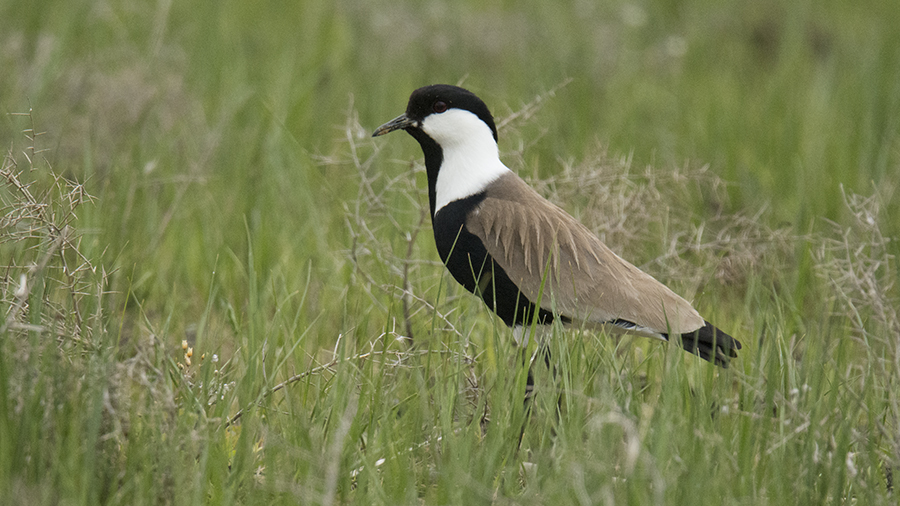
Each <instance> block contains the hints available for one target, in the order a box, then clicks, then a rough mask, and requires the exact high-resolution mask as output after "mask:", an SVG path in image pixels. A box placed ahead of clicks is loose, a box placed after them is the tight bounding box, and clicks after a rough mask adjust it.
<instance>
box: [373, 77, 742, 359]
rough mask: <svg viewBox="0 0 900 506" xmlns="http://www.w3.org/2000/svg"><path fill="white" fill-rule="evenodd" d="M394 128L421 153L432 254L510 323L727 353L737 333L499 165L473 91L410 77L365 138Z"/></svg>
mask: <svg viewBox="0 0 900 506" xmlns="http://www.w3.org/2000/svg"><path fill="white" fill-rule="evenodd" d="M401 129H402V130H406V131H407V132H408V133H409V134H410V135H412V136H413V138H415V139H416V140H417V141H419V144H420V145H421V147H422V151H423V152H424V154H425V169H426V172H427V174H428V200H429V203H430V205H431V220H432V226H433V228H434V239H435V242H436V243H437V250H438V253H439V254H440V257H441V259H442V260H443V261H444V264H445V265H446V266H447V269H448V270H449V271H450V273H451V274H452V275H453V277H454V278H455V279H456V281H458V282H459V283H460V284H461V285H463V286H464V287H466V289H467V290H469V291H470V292H472V293H474V294H476V295H479V296H480V297H481V298H482V299H483V300H484V302H485V304H487V305H488V307H490V308H491V309H493V310H494V311H495V312H496V313H497V315H498V316H499V317H500V318H501V319H502V320H503V322H504V323H506V324H507V325H508V326H510V327H526V328H527V327H528V325H530V324H531V323H532V322H534V321H535V319H536V321H537V323H540V324H549V323H551V322H552V321H553V320H554V319H556V318H559V319H560V320H561V321H562V322H563V323H568V324H573V325H584V326H587V327H595V326H596V327H606V328H609V329H610V330H613V331H617V332H624V333H631V334H638V335H642V336H647V337H653V338H657V339H663V340H666V341H668V340H669V338H670V336H679V337H680V339H681V343H682V345H683V346H684V349H685V350H687V351H689V352H691V353H698V354H699V355H700V356H701V357H702V358H704V359H706V360H708V361H710V362H714V363H715V364H717V365H720V366H723V367H727V366H728V361H729V359H730V358H731V357H736V356H737V353H736V350H739V349H740V348H741V343H739V342H738V341H737V340H735V339H734V338H732V337H731V336H729V335H728V334H726V333H724V332H722V331H721V330H719V329H717V328H716V327H714V326H713V325H712V324H710V323H709V322H708V321H706V320H704V319H703V317H701V316H700V314H699V313H697V310H695V309H694V308H693V307H692V306H691V304H690V303H689V302H688V301H686V300H684V299H683V298H681V297H680V296H678V295H677V294H676V293H675V292H673V291H672V290H670V289H669V288H667V287H666V286H665V285H663V284H662V283H660V282H659V281H657V280H656V279H654V278H653V277H651V276H650V275H649V274H646V273H644V272H643V271H641V270H640V269H638V268H637V267H635V266H634V265H632V264H630V263H628V262H627V261H625V260H623V259H622V258H620V257H619V256H618V255H616V254H615V253H613V252H612V250H610V249H609V248H608V247H607V246H606V245H605V244H603V243H602V242H601V241H600V239H598V238H597V236H596V235H594V234H593V233H591V231H590V230H588V229H587V227H585V226H584V225H582V224H581V223H579V222H578V221H576V220H575V218H573V217H572V216H570V215H569V214H568V213H566V212H565V211H563V210H562V209H561V208H559V207H558V206H556V205H554V204H552V203H550V202H549V201H548V200H546V199H544V198H543V197H541V196H540V195H539V194H538V193H537V192H536V191H534V190H533V189H532V188H531V187H530V186H528V185H527V184H526V183H525V182H524V181H523V180H522V179H520V178H519V177H518V176H517V175H516V174H514V173H513V172H512V171H510V170H509V169H508V168H507V167H506V166H505V165H503V162H501V161H500V156H499V151H498V148H497V127H496V126H495V125H494V118H493V117H492V116H491V113H490V111H489V110H488V108H487V106H486V105H485V104H484V102H482V101H481V99H479V98H478V97H476V96H475V95H474V94H473V93H471V92H469V91H468V90H465V89H463V88H459V87H457V86H450V85H441V84H439V85H433V86H426V87H424V88H419V89H418V90H416V91H414V92H413V94H412V96H410V98H409V105H407V107H406V113H404V114H401V115H400V116H398V117H397V118H395V119H393V120H391V121H389V122H387V123H385V124H384V125H381V126H380V127H378V129H377V130H375V132H374V133H373V137H374V136H379V135H384V134H386V133H388V132H392V131H394V130H401ZM535 312H537V313H535Z"/></svg>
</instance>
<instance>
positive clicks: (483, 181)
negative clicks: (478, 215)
mask: <svg viewBox="0 0 900 506" xmlns="http://www.w3.org/2000/svg"><path fill="white" fill-rule="evenodd" d="M422 130H423V131H424V132H425V133H426V134H428V136H429V137H431V138H432V139H434V140H435V141H436V142H437V143H438V144H439V145H440V146H441V151H442V153H443V160H442V163H441V168H440V171H439V172H438V176H437V183H436V188H435V205H434V209H435V213H437V212H439V211H440V210H441V208H443V207H444V206H446V205H447V204H449V203H451V202H453V201H455V200H459V199H462V198H466V197H469V196H471V195H475V194H476V193H479V192H481V191H483V190H484V189H485V188H486V187H487V186H488V185H489V184H491V183H492V182H493V181H495V180H496V179H497V178H499V177H500V176H502V175H503V174H506V173H507V172H509V169H508V168H507V167H506V166H505V165H503V162H501V161H500V152H499V150H498V149H497V142H496V141H495V140H494V134H493V132H492V131H491V129H490V127H488V126H487V124H485V122H484V121H481V119H480V118H479V117H478V116H476V115H474V114H472V113H471V112H469V111H465V110H462V109H450V110H448V111H446V112H444V113H442V114H432V115H430V116H428V117H427V118H426V119H425V121H423V122H422Z"/></svg>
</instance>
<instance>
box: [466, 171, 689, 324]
mask: <svg viewBox="0 0 900 506" xmlns="http://www.w3.org/2000/svg"><path fill="white" fill-rule="evenodd" d="M466 227H467V228H468V230H469V231H470V232H472V233H473V234H475V235H476V236H478V237H479V238H480V239H481V240H482V242H483V243H484V245H485V248H486V249H487V251H488V253H489V254H490V255H491V256H492V257H493V258H494V260H495V261H496V262H497V263H498V264H499V265H500V266H501V267H502V268H503V269H504V270H505V271H506V273H507V274H508V275H509V277H510V279H512V281H513V282H514V283H516V285H517V286H518V287H519V290H521V291H522V293H523V294H524V295H525V296H526V297H528V298H529V299H530V300H532V301H537V300H538V299H540V300H541V307H542V308H544V309H547V310H551V311H557V312H559V313H560V314H563V315H565V316H568V317H569V318H572V319H573V320H576V321H585V322H590V323H604V322H609V321H613V320H617V319H618V320H626V321H629V322H633V323H634V324H635V325H637V326H639V327H643V328H646V329H648V330H651V331H653V332H657V333H660V334H665V333H673V334H674V333H678V334H683V333H686V332H693V331H695V330H697V329H699V328H701V327H703V326H704V324H705V321H704V320H703V318H701V317H700V315H699V314H698V313H697V311H696V310H695V309H694V308H693V307H692V306H691V304H690V303H689V302H687V301H686V300H684V299H683V298H682V297H680V296H678V295H677V294H676V293H675V292H673V291H672V290H670V289H669V288H667V287H666V286H665V285H663V284H662V283H660V282H659V281H657V280H656V279H654V278H653V277H652V276H650V275H649V274H646V273H644V272H643V271H641V270H640V269H638V268H637V267H635V266H634V265H632V264H630V263H628V262H627V261H625V260H623V259H622V258H621V257H619V256H618V255H616V254H615V253H614V252H613V251H612V250H610V249H609V248H608V247H607V246H606V245H605V244H603V242H601V241H600V239H598V238H597V236H595V235H594V234H593V233H592V232H591V231H590V230H588V229H587V228H586V227H585V226H584V225H582V224H581V223H579V222H578V221H577V220H575V218H573V217H572V216H570V215H569V214H568V213H566V212H565V211H563V210H562V209H561V208H559V207H558V206H556V205H554V204H552V203H550V202H549V201H547V200H546V199H544V198H543V197H541V196H540V195H539V194H538V193H537V192H535V191H534V190H533V189H532V188H531V187H530V186H528V185H527V184H526V183H525V182H524V181H522V180H521V179H520V178H519V177H518V176H516V175H515V174H512V173H510V174H507V175H504V176H502V177H501V178H499V179H497V180H496V181H495V182H494V183H492V185H491V186H490V187H489V188H488V190H487V191H486V197H485V199H484V200H483V201H482V202H481V203H480V204H479V206H478V208H477V211H476V212H473V213H470V215H469V217H468V219H467V221H466ZM548 260H549V262H548ZM548 267H549V272H545V270H546V269H547V268H548ZM544 277H546V283H545V292H544V293H543V295H542V294H541V293H540V290H541V285H542V280H543V278H544Z"/></svg>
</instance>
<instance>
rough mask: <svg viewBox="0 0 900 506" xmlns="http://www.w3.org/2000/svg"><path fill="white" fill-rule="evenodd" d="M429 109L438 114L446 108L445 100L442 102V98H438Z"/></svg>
mask: <svg viewBox="0 0 900 506" xmlns="http://www.w3.org/2000/svg"><path fill="white" fill-rule="evenodd" d="M431 110H433V111H434V112H436V113H438V114H440V113H442V112H444V111H446V110H447V102H444V101H443V100H438V101H437V102H435V103H434V104H432V106H431Z"/></svg>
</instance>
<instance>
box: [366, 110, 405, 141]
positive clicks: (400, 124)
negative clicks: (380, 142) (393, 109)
mask: <svg viewBox="0 0 900 506" xmlns="http://www.w3.org/2000/svg"><path fill="white" fill-rule="evenodd" d="M415 125H416V121H415V120H413V119H410V118H409V117H407V116H406V114H401V115H400V116H397V117H396V118H394V119H392V120H390V121H388V122H387V123H385V124H383V125H381V126H380V127H378V128H376V129H375V131H374V132H373V133H372V137H378V136H379V135H384V134H386V133H389V132H393V131H394V130H403V129H406V128H409V127H411V126H415Z"/></svg>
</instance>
